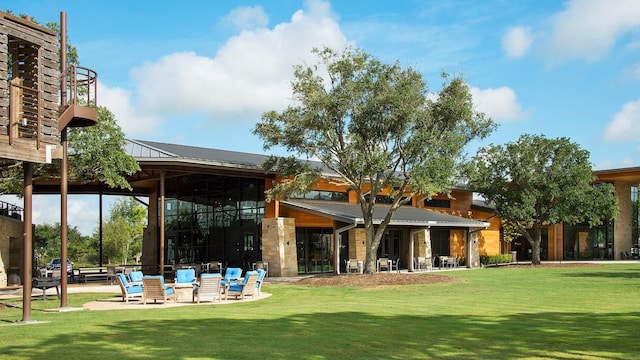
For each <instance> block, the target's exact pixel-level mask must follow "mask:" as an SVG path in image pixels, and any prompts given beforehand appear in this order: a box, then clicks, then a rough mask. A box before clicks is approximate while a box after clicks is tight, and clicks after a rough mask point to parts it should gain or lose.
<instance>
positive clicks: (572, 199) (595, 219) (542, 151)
mask: <svg viewBox="0 0 640 360" xmlns="http://www.w3.org/2000/svg"><path fill="white" fill-rule="evenodd" d="M469 174H470V175H469V176H470V178H469V180H470V181H469V182H470V185H471V187H472V188H473V189H475V190H476V191H477V192H478V193H480V194H481V195H482V196H484V198H485V199H486V200H487V201H488V202H490V203H493V204H495V206H496V210H497V211H498V214H499V215H500V216H501V217H502V219H503V222H505V223H506V227H507V228H509V229H510V232H515V233H517V234H519V235H522V236H524V237H525V238H526V239H527V240H528V241H529V243H530V244H531V248H532V252H533V254H532V260H533V264H540V243H541V241H542V239H541V230H542V228H543V227H544V226H547V225H550V224H557V223H560V222H564V223H567V224H577V223H581V222H588V223H589V224H590V225H592V226H593V225H598V224H601V223H602V221H609V220H611V219H613V218H615V216H616V215H617V199H616V197H615V196H614V193H613V186H612V185H611V184H597V185H596V186H594V185H593V184H592V183H593V180H594V179H595V178H594V175H593V172H592V169H591V163H590V162H589V152H588V151H586V150H582V149H580V147H579V146H578V145H577V144H575V143H572V142H570V141H569V139H567V138H559V139H547V138H546V137H544V136H541V135H538V136H534V135H522V136H521V137H520V138H519V139H518V140H517V141H514V142H512V143H509V144H507V145H505V146H504V147H503V146H496V145H491V146H488V147H485V148H483V149H480V150H479V151H478V153H477V155H476V156H475V159H474V162H473V163H472V169H471V171H470V172H469ZM529 230H532V231H533V234H531V233H530V231H529Z"/></svg>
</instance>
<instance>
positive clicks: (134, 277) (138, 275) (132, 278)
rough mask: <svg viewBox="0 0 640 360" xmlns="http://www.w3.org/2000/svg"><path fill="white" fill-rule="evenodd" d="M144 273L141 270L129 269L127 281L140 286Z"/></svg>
mask: <svg viewBox="0 0 640 360" xmlns="http://www.w3.org/2000/svg"><path fill="white" fill-rule="evenodd" d="M143 277H144V274H143V273H142V271H131V272H130V273H129V283H130V284H131V285H141V286H142V278H143Z"/></svg>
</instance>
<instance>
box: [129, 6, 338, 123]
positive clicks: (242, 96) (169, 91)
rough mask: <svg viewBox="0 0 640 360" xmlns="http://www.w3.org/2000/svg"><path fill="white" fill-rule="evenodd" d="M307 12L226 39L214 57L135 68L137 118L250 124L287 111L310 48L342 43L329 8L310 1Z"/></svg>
mask: <svg viewBox="0 0 640 360" xmlns="http://www.w3.org/2000/svg"><path fill="white" fill-rule="evenodd" d="M307 8H308V9H307V10H299V11H297V12H296V13H295V14H294V15H293V16H292V17H291V21H290V22H286V23H281V24H278V25H277V26H275V27H274V28H273V29H256V30H253V31H243V32H242V33H240V34H239V35H236V36H234V37H232V38H230V39H229V40H228V41H227V43H226V44H225V45H224V46H223V47H222V48H221V49H220V50H219V51H218V53H217V54H216V56H215V58H210V57H206V56H201V55H198V54H196V53H194V52H181V53H174V54H170V55H167V56H164V57H162V58H161V59H159V60H157V61H155V62H149V63H146V64H145V65H144V66H142V67H140V68H137V69H134V70H133V71H132V74H133V78H134V81H136V82H137V90H136V91H137V93H138V94H139V95H140V105H141V109H143V111H144V112H143V111H142V110H141V113H151V114H155V115H160V114H162V115H181V116H186V115H189V114H194V113H200V114H205V115H207V116H208V117H209V118H211V119H216V121H224V120H231V119H233V120H234V121H241V120H242V118H243V117H244V118H245V119H247V120H250V121H255V120H256V118H259V116H260V114H261V113H262V112H264V111H266V110H269V109H281V108H284V107H286V105H288V103H289V100H290V97H291V94H290V85H289V83H290V80H291V77H292V73H293V65H295V64H299V63H301V62H303V61H305V60H310V59H312V56H313V55H312V54H311V53H310V51H311V49H312V48H313V47H322V46H329V47H333V48H338V49H341V48H343V47H344V46H345V45H346V44H347V40H346V38H345V36H344V35H343V34H342V32H341V31H340V27H339V25H338V23H337V21H336V19H335V18H334V15H333V13H332V12H331V8H330V5H329V3H326V2H322V1H309V2H307Z"/></svg>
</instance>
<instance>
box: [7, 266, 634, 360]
mask: <svg viewBox="0 0 640 360" xmlns="http://www.w3.org/2000/svg"><path fill="white" fill-rule="evenodd" d="M454 275H455V276H456V277H459V278H460V279H462V280H464V281H461V282H451V283H438V284H429V285H407V286H397V287H378V288H357V287H312V286H299V285H267V286H265V288H264V290H265V291H267V292H270V293H272V294H273V296H271V297H270V298H267V299H265V300H261V301H258V302H247V303H238V304H233V305H224V306H219V305H212V306H192V307H180V308H167V309H157V310H155V309H154V310H140V311H135V310H121V311H80V312H68V313H47V312H42V311H41V309H44V308H47V307H49V308H55V307H57V306H58V305H59V301H58V300H57V299H56V298H55V297H50V298H49V299H48V300H47V301H40V300H34V301H33V307H34V309H33V312H32V319H33V320H37V321H42V322H43V323H39V324H33V325H15V324H13V323H14V322H15V321H18V320H20V319H21V314H22V310H21V309H19V308H5V309H3V310H0V339H2V341H1V342H0V357H2V358H3V359H34V358H46V359H69V358H72V359H73V358H79V359H93V360H97V359H157V358H168V359H254V358H262V359H377V358H385V359H429V358H445V359H446V358H449V359H456V358H472V359H513V358H519V359H539V358H554V359H634V358H637V357H638V354H640V339H639V338H638V333H639V331H638V330H639V329H640V265H637V264H607V265H602V266H599V267H588V268H587V267H585V268H530V267H523V268H492V269H478V270H473V271H460V272H455V273H454ZM354 276H357V275H354ZM104 297H105V294H69V305H70V306H81V304H82V303H84V302H87V301H91V300H95V299H96V298H104ZM5 302H6V301H5ZM16 303H17V304H18V305H20V304H21V302H20V300H17V301H16Z"/></svg>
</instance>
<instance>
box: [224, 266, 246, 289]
mask: <svg viewBox="0 0 640 360" xmlns="http://www.w3.org/2000/svg"><path fill="white" fill-rule="evenodd" d="M241 276H242V269H241V268H227V271H225V273H224V278H223V279H222V286H225V287H226V286H229V285H232V284H233V283H235V282H237V281H238V279H240V277H241Z"/></svg>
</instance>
